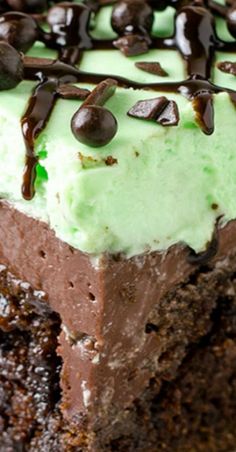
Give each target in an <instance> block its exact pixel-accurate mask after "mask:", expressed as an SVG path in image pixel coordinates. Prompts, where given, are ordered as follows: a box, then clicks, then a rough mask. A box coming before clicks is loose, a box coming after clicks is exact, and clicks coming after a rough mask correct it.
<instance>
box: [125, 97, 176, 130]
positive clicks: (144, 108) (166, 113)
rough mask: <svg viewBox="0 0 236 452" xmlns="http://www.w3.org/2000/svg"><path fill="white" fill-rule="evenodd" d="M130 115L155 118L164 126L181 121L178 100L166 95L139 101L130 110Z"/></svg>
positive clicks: (173, 124) (147, 118)
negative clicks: (170, 99)
mask: <svg viewBox="0 0 236 452" xmlns="http://www.w3.org/2000/svg"><path fill="white" fill-rule="evenodd" d="M128 116H133V117H134V118H140V119H146V120H155V121H156V122H157V123H158V124H161V125H163V126H176V125H178V123H179V111H178V106H177V104H176V102H175V101H169V100H168V99H167V98H166V97H164V96H162V97H156V98H155V99H147V100H141V101H138V102H137V103H136V104H135V105H134V106H133V107H132V108H131V109H130V110H129V111H128Z"/></svg>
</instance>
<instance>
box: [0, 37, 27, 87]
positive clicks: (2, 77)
mask: <svg viewBox="0 0 236 452" xmlns="http://www.w3.org/2000/svg"><path fill="white" fill-rule="evenodd" d="M23 75H24V66H23V62H22V59H21V56H20V54H19V53H18V52H17V51H16V50H15V49H14V47H12V46H11V45H10V44H8V43H7V42H5V41H0V90H5V89H12V88H15V87H16V86H17V85H18V84H19V83H20V82H21V80H23Z"/></svg>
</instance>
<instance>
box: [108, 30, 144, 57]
mask: <svg viewBox="0 0 236 452" xmlns="http://www.w3.org/2000/svg"><path fill="white" fill-rule="evenodd" d="M113 44H114V46H115V47H117V49H120V51H121V52H122V53H123V54H124V55H125V56H127V57H130V56H136V55H142V54H143V53H146V52H147V51H148V48H149V46H148V42H147V40H146V38H145V36H142V35H138V34H136V35H135V34H129V35H125V36H122V37H121V38H119V39H116V40H115V41H114V42H113Z"/></svg>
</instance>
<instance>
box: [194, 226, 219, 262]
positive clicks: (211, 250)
mask: <svg viewBox="0 0 236 452" xmlns="http://www.w3.org/2000/svg"><path fill="white" fill-rule="evenodd" d="M218 248H219V239H218V234H217V230H215V232H214V234H213V237H212V239H211V241H210V242H208V244H207V248H206V250H205V251H202V252H201V253H196V252H195V251H194V250H192V249H191V248H190V252H189V254H188V256H187V262H188V263H189V264H192V265H205V264H207V263H208V262H209V260H211V259H213V257H215V255H216V254H217V252H218Z"/></svg>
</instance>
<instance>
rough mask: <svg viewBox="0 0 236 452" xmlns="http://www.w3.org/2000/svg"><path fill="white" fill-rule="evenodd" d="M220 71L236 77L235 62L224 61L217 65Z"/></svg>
mask: <svg viewBox="0 0 236 452" xmlns="http://www.w3.org/2000/svg"><path fill="white" fill-rule="evenodd" d="M217 67H218V69H219V70H220V71H222V72H226V74H232V75H236V62H233V61H222V62H220V63H218V64H217Z"/></svg>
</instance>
